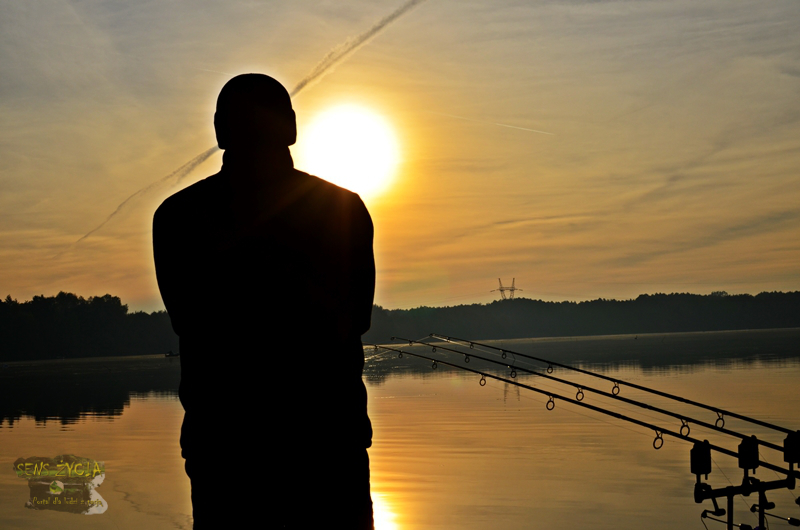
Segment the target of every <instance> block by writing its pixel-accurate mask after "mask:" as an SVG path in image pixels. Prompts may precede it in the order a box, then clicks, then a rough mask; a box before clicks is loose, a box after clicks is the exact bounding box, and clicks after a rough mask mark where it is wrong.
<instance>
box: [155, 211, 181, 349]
mask: <svg viewBox="0 0 800 530" xmlns="http://www.w3.org/2000/svg"><path fill="white" fill-rule="evenodd" d="M178 231H179V228H178V226H177V219H176V214H175V213H173V208H171V207H170V204H169V202H168V200H167V201H165V202H164V203H163V204H162V205H161V206H160V207H159V208H158V209H157V210H156V213H155V215H154V216H153V259H154V261H155V267H156V279H157V281H158V289H159V291H161V299H162V300H163V301H164V306H165V307H166V308H167V313H168V314H169V316H170V320H171V322H172V329H173V330H174V331H175V333H177V334H178V335H179V336H180V334H181V325H180V317H179V315H180V314H181V311H180V308H179V304H180V302H179V301H180V300H181V298H182V297H181V291H182V289H181V285H180V275H179V270H180V265H179V263H178V255H179V252H180V251H179V246H180V245H179V241H180V239H179V237H178V236H179V234H178Z"/></svg>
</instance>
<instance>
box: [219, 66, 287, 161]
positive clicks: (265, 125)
mask: <svg viewBox="0 0 800 530" xmlns="http://www.w3.org/2000/svg"><path fill="white" fill-rule="evenodd" d="M214 128H215V129H216V132H217V143H218V144H219V147H220V149H233V150H237V151H253V150H258V149H269V148H276V147H287V146H290V145H292V144H294V142H295V140H296V139H297V125H296V123H295V115H294V111H293V110H292V101H291V99H290V98H289V93H288V92H287V91H286V89H285V88H284V87H283V85H281V84H280V83H279V82H277V81H276V80H275V79H273V78H271V77H269V76H268V75H264V74H242V75H237V76H236V77H234V78H233V79H231V80H230V81H228V82H227V83H225V86H224V87H222V90H221V91H220V93H219V97H218V98H217V112H216V114H214Z"/></svg>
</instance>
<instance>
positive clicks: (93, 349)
mask: <svg viewBox="0 0 800 530" xmlns="http://www.w3.org/2000/svg"><path fill="white" fill-rule="evenodd" d="M169 350H173V351H178V337H177V336H176V335H175V334H174V333H173V331H172V326H171V325H170V321H169V315H167V313H166V311H155V312H153V313H146V312H142V311H136V312H132V313H129V312H128V306H127V305H125V304H123V303H122V301H121V300H120V299H119V297H117V296H111V295H110V294H106V295H104V296H91V297H89V298H83V297H82V296H77V295H75V294H72V293H65V292H60V293H58V294H57V295H56V296H34V297H33V299H32V300H28V301H26V302H18V301H16V300H14V299H12V298H11V296H6V299H5V300H3V301H0V361H19V360H31V359H59V358H65V359H72V358H79V357H104V356H117V355H142V354H153V353H165V352H167V351H169Z"/></svg>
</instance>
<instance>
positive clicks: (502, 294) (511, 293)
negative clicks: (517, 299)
mask: <svg viewBox="0 0 800 530" xmlns="http://www.w3.org/2000/svg"><path fill="white" fill-rule="evenodd" d="M516 280H517V279H516V278H512V279H511V287H503V282H502V280H500V278H497V283H499V284H500V288H499V289H492V290H491V291H489V292H490V293H493V292H495V291H500V297H501V298H502V299H503V300H513V299H514V291H521V290H522V289H520V288H518V287H514V282H515V281H516ZM506 291H508V293H509V295H508V297H506Z"/></svg>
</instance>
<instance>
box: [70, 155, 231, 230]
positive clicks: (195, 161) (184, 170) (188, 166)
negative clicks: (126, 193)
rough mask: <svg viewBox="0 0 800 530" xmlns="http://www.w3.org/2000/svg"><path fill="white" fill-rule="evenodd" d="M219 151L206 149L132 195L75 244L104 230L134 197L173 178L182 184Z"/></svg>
mask: <svg viewBox="0 0 800 530" xmlns="http://www.w3.org/2000/svg"><path fill="white" fill-rule="evenodd" d="M218 150H219V147H217V146H216V145H215V146H214V147H212V148H211V149H206V150H205V151H203V152H202V153H200V154H199V155H197V156H196V157H194V158H192V159H191V160H189V161H188V162H186V163H185V164H184V165H182V166H181V167H179V168H178V169H176V170H175V171H173V172H172V173H170V174H169V175H167V176H166V177H163V178H161V179H159V180H157V181H155V182H153V183H152V184H149V185H147V186H145V187H144V188H142V189H140V190H139V191H137V192H136V193H134V194H133V195H131V196H130V197H128V198H127V199H125V200H124V201H122V202H121V203H120V204H119V206H117V209H116V210H114V211H113V212H111V214H110V215H109V216H108V217H106V220H105V221H103V222H102V223H100V224H99V225H97V226H96V227H94V228H93V229H92V230H90V231H89V232H87V233H86V234H84V235H83V237H81V238H80V239H79V240H77V241H76V242H75V243H80V242H81V241H83V240H84V239H86V238H87V237H89V236H90V235H92V234H94V233H95V232H97V231H98V230H100V229H101V228H103V227H104V226H105V225H106V223H108V222H109V221H110V220H111V219H113V218H114V217H115V216H116V215H117V214H118V213H119V212H120V211H121V210H122V209H123V208H124V207H125V205H126V204H128V202H129V201H130V200H131V199H133V198H134V197H136V196H138V195H142V194H144V193H146V192H148V191H150V190H151V189H153V188H155V187H156V186H158V185H159V184H163V183H165V182H167V181H168V180H170V179H172V178H173V177H177V178H178V182H180V180H181V179H182V178H183V177H185V176H186V175H188V174H189V173H191V172H192V171H193V170H194V168H196V167H197V166H199V165H200V164H202V163H203V162H205V161H206V160H207V159H208V157H210V156H211V155H213V154H214V153H216V152H217V151H218Z"/></svg>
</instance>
